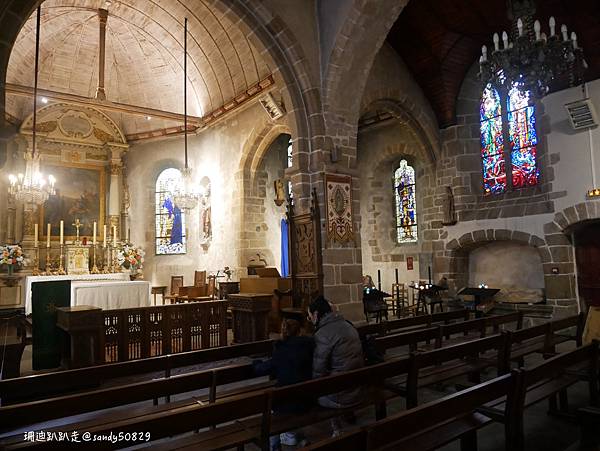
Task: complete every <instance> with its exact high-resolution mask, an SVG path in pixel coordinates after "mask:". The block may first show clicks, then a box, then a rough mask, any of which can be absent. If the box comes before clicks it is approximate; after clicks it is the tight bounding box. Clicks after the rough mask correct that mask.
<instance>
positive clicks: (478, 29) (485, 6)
mask: <svg viewBox="0 0 600 451" xmlns="http://www.w3.org/2000/svg"><path fill="white" fill-rule="evenodd" d="M536 4H537V14H536V17H537V18H538V19H540V21H541V22H542V24H543V25H542V28H543V29H544V30H545V31H546V32H547V31H548V25H547V24H548V19H549V17H550V16H555V18H556V21H557V23H558V24H559V25H560V24H563V23H564V24H566V25H567V26H568V28H569V31H575V32H576V33H577V35H578V40H579V44H580V45H581V46H582V47H583V50H584V54H585V57H586V60H587V62H588V64H589V66H590V67H589V69H588V71H587V73H586V77H587V79H588V80H593V79H596V78H598V77H600V0H537V2H536ZM506 6H507V0H486V1H481V0H452V1H448V0H411V1H410V2H409V3H408V5H407V6H406V8H404V10H403V11H402V14H400V16H399V18H398V20H397V21H396V23H395V24H394V26H393V27H392V29H391V30H390V33H389V35H388V42H389V43H390V44H391V45H392V46H393V47H394V49H395V50H396V51H397V52H398V53H399V54H400V56H401V57H402V59H403V60H404V62H405V63H406V65H407V66H408V67H409V69H410V70H411V72H412V74H413V76H414V78H415V80H416V81H417V83H419V85H420V86H421V88H422V89H423V91H424V93H425V95H426V96H427V98H428V99H429V101H430V102H431V105H432V107H433V109H434V111H435V113H436V115H437V118H438V121H439V125H440V126H441V127H447V126H449V125H453V124H454V123H455V121H456V111H455V109H456V99H457V97H458V93H459V90H460V87H461V85H462V82H463V79H464V77H465V75H466V73H467V71H468V70H469V68H470V67H472V65H473V64H475V63H476V62H477V61H478V59H479V55H480V54H481V46H482V45H484V44H485V45H487V46H488V47H491V46H493V43H492V34H493V33H494V32H501V31H502V30H508V29H509V27H510V23H509V21H508V19H507V15H506Z"/></svg>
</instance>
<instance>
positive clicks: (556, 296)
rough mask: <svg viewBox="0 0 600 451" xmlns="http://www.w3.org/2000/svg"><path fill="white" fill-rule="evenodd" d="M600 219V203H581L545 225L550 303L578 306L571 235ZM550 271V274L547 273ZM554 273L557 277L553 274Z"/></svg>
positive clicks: (561, 305) (546, 273) (557, 215)
mask: <svg viewBox="0 0 600 451" xmlns="http://www.w3.org/2000/svg"><path fill="white" fill-rule="evenodd" d="M596 219H600V206H599V205H598V204H597V202H581V203H578V204H576V205H573V206H571V207H568V208H565V209H564V210H562V211H559V212H558V213H556V214H555V215H554V219H553V220H552V221H551V222H548V223H546V224H544V235H545V239H546V242H547V243H548V263H549V264H548V265H544V272H545V279H546V284H547V290H548V292H549V293H550V294H552V296H553V297H552V298H551V299H549V301H552V302H554V303H555V305H556V306H560V307H570V306H572V305H575V304H576V302H577V291H576V290H577V284H576V268H575V258H574V250H573V244H572V242H571V232H572V230H573V228H574V226H575V225H577V224H581V223H583V222H586V221H592V220H596ZM546 267H547V269H548V270H546ZM553 269H554V271H555V272H556V270H558V273H557V274H554V273H553Z"/></svg>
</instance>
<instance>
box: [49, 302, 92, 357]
mask: <svg viewBox="0 0 600 451" xmlns="http://www.w3.org/2000/svg"><path fill="white" fill-rule="evenodd" d="M56 325H57V327H58V328H60V329H62V330H64V331H65V332H67V333H68V334H69V336H70V340H68V343H65V346H64V347H63V354H62V362H61V363H62V364H63V365H64V366H66V367H67V368H80V367H83V366H90V365H97V364H99V363H102V361H103V358H102V336H103V333H102V332H103V331H102V326H103V316H102V309H101V308H99V307H94V306H91V305H76V306H73V307H59V308H57V309H56Z"/></svg>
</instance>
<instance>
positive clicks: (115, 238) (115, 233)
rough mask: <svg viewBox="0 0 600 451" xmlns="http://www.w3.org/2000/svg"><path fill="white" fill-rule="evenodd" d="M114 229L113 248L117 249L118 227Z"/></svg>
mask: <svg viewBox="0 0 600 451" xmlns="http://www.w3.org/2000/svg"><path fill="white" fill-rule="evenodd" d="M112 228H113V247H117V226H112Z"/></svg>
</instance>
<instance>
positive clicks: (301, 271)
mask: <svg viewBox="0 0 600 451" xmlns="http://www.w3.org/2000/svg"><path fill="white" fill-rule="evenodd" d="M288 221H289V224H290V228H289V233H290V240H289V243H290V260H291V267H292V287H293V293H294V295H293V299H294V307H296V308H306V307H307V306H308V304H309V303H310V302H311V300H312V299H313V298H314V297H316V296H317V295H319V294H322V293H323V273H322V268H323V264H322V258H321V233H320V224H321V217H320V214H319V205H318V202H317V193H316V191H313V194H312V206H311V209H310V213H304V214H299V215H295V214H294V208H293V206H291V207H290V208H289V211H288Z"/></svg>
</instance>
